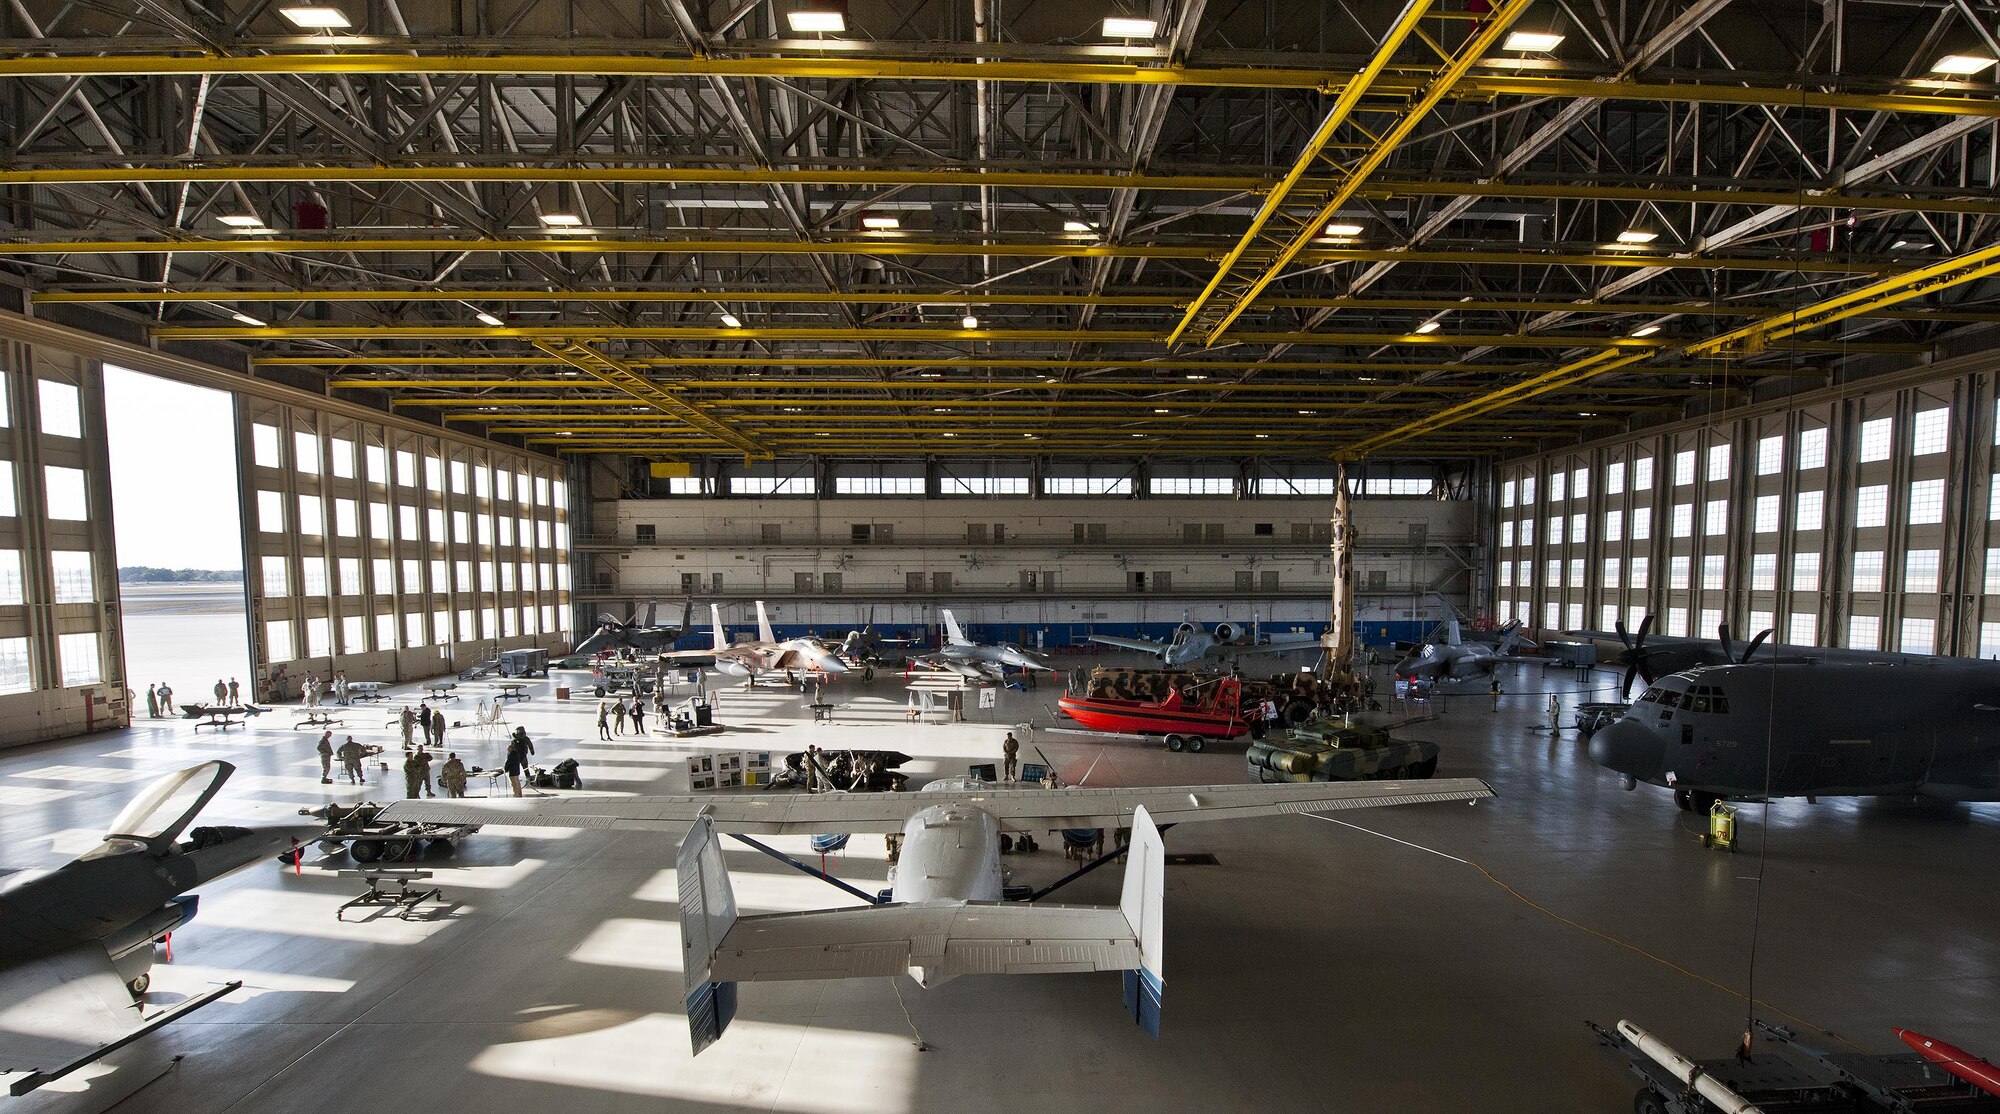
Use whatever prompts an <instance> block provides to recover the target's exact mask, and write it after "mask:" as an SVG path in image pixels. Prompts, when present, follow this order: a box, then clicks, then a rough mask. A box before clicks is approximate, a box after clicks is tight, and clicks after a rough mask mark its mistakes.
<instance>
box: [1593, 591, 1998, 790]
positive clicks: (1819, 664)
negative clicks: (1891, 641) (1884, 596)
mask: <svg viewBox="0 0 2000 1114" xmlns="http://www.w3.org/2000/svg"><path fill="white" fill-rule="evenodd" d="M1650 626H1651V621H1650V617H1649V619H1648V620H1647V622H1645V623H1642V624H1641V625H1640V628H1639V637H1638V639H1636V640H1628V642H1627V647H1628V655H1627V657H1626V658H1625V660H1624V664H1626V667H1627V674H1626V682H1627V684H1629V683H1630V681H1631V677H1632V674H1633V673H1634V672H1637V671H1639V670H1642V669H1645V668H1648V667H1656V666H1658V665H1659V664H1660V663H1661V662H1663V661H1675V662H1678V661H1687V660H1692V661H1695V662H1696V663H1697V664H1695V665H1693V666H1692V667H1691V668H1683V669H1681V670H1679V671H1676V672H1672V673H1667V674H1664V675H1660V674H1656V675H1654V676H1653V677H1652V678H1651V679H1650V684H1649V685H1648V687H1647V688H1646V690H1645V692H1644V694H1643V695H1641V696H1640V698H1639V700H1638V701H1637V702H1636V703H1634V704H1633V705H1632V707H1631V708H1630V709H1629V710H1627V711H1626V712H1625V713H1624V714H1623V715H1622V716H1620V717H1619V718H1618V719H1616V720H1613V721H1612V722H1611V723H1609V724H1607V725H1605V726H1603V727H1600V728H1598V729H1597V730H1596V732H1595V733H1593V734H1592V735H1591V737H1590V757H1591V759H1592V760H1593V761H1595V762H1596V763H1597V764H1598V765H1600V766H1603V767H1604V768H1606V769H1608V770H1611V771H1613V772H1614V773H1617V774H1620V775H1622V777H1623V780H1624V784H1625V787H1626V788H1627V789H1634V788H1637V787H1638V785H1639V783H1641V782H1644V783H1646V784H1649V785H1658V786H1663V787H1665V788H1668V789H1671V790H1673V793H1674V801H1675V803H1676V804H1678V805H1679V806H1680V807H1681V808H1684V809H1690V810H1694V811H1698V812H1706V811H1708V809H1709V807H1710V806H1711V805H1712V804H1714V802H1715V801H1716V800H1718V799H1734V800H1768V799H1772V798H1778V797H1806V798H1815V797H1856V796H1897V797H1925V798H1931V799H1936V800H1946V801H2000V662H1991V661H1983V660H1980V659H1977V658H1953V657H1937V656H1933V655H1928V654H1898V653H1878V652H1875V651H1869V650H1843V649H1836V648H1830V647H1819V646H1782V645H1781V646H1772V645H1770V644H1769V643H1768V640H1767V639H1768V636H1769V634H1770V632H1769V631H1765V632H1763V633H1762V634H1760V635H1758V636H1757V638H1756V639H1755V640H1753V641H1752V642H1751V643H1750V644H1749V646H1748V647H1746V648H1743V649H1741V650H1739V649H1738V648H1737V645H1736V643H1735V642H1734V640H1733V639H1731V637H1730V633H1729V628H1728V627H1727V626H1724V627H1723V628H1722V629H1721V631H1720V632H1719V633H1720V634H1721V637H1720V638H1719V639H1718V640H1717V641H1716V642H1714V643H1712V644H1706V645H1703V644H1702V643H1701V640H1697V639H1687V638H1671V639H1667V640H1664V643H1663V644H1655V645H1653V646H1651V648H1649V646H1648V642H1647V639H1646V634H1647V633H1648V631H1649V629H1650ZM1586 633H1588V632H1586ZM1619 633H1620V634H1621V635H1622V634H1623V633H1624V631H1623V628H1622V626H1621V628H1620V630H1619ZM1760 650H1761V651H1763V653H1762V654H1760V653H1759V651H1760ZM1669 655H1671V657H1670V656H1669ZM1710 662H1714V663H1715V664H1709V663H1710Z"/></svg>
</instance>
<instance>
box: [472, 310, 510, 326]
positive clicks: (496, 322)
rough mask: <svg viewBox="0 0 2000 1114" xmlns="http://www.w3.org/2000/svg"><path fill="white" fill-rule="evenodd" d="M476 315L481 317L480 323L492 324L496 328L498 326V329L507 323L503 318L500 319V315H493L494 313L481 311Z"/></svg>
mask: <svg viewBox="0 0 2000 1114" xmlns="http://www.w3.org/2000/svg"><path fill="white" fill-rule="evenodd" d="M475 316H477V317H478V318H479V323H480V324H482V325H491V326H493V327H494V328H496V329H497V328H500V327H501V326H502V325H505V324H506V322H505V321H502V320H500V319H499V318H498V317H495V316H493V315H492V314H490V313H480V314H477V315H475Z"/></svg>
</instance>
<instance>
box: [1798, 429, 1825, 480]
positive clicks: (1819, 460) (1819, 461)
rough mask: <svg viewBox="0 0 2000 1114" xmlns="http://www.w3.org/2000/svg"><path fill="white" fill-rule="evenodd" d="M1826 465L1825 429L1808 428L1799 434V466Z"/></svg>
mask: <svg viewBox="0 0 2000 1114" xmlns="http://www.w3.org/2000/svg"><path fill="white" fill-rule="evenodd" d="M1824 467H1826V430H1824V429H1808V430H1804V431H1801V432H1800V434H1799V468H1800V470H1801V471H1803V470H1805V469H1807V468H1824Z"/></svg>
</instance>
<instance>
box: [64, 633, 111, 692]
mask: <svg viewBox="0 0 2000 1114" xmlns="http://www.w3.org/2000/svg"><path fill="white" fill-rule="evenodd" d="M56 644H57V645H56V653H57V654H58V655H59V656H60V657H61V658H62V683H63V687H64V688H74V687H75V686H77V685H95V684H98V683H99V682H101V681H103V680H104V665H103V662H102V660H101V659H100V654H99V652H98V640H97V632H96V631H84V632H82V633H80V634H64V635H58V636H57V637H56Z"/></svg>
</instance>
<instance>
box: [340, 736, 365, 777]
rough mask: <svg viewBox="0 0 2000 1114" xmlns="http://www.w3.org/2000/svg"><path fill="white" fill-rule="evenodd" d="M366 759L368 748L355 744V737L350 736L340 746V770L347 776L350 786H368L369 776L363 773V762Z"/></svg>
mask: <svg viewBox="0 0 2000 1114" xmlns="http://www.w3.org/2000/svg"><path fill="white" fill-rule="evenodd" d="M366 757H368V750H367V748H365V747H363V746H362V745H361V744H360V743H357V742H355V741H354V736H352V735H349V736H348V737H347V741H346V742H344V743H342V744H340V768H341V770H342V771H343V772H345V773H346V774H347V783H348V784H349V785H366V784H368V775H367V774H365V773H362V772H361V760H362V759H363V758H366Z"/></svg>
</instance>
